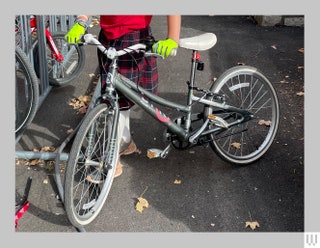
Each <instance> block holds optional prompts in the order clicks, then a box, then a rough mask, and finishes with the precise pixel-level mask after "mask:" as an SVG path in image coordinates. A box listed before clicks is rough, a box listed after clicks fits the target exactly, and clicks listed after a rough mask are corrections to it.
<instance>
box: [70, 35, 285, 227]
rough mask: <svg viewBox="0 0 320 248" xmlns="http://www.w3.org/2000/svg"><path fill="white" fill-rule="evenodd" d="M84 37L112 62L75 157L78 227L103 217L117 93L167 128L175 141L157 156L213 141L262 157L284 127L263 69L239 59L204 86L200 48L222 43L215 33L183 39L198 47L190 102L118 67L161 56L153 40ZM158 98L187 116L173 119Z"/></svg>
mask: <svg viewBox="0 0 320 248" xmlns="http://www.w3.org/2000/svg"><path fill="white" fill-rule="evenodd" d="M83 38H84V44H93V45H95V46H97V47H98V49H100V50H101V51H102V52H103V53H104V54H105V56H107V57H108V58H109V59H111V60H112V62H111V64H110V71H109V72H108V74H107V78H106V82H107V83H106V88H105V93H104V94H101V95H99V96H98V97H97V99H96V101H95V102H94V104H93V106H94V107H92V109H91V110H90V111H89V112H87V114H86V116H85V117H84V119H83V121H82V123H81V125H80V127H79V129H78V131H77V134H76V136H75V138H74V141H73V144H72V147H71V150H70V156H69V159H68V162H67V168H66V174H65V182H64V186H65V188H64V192H65V194H64V205H65V209H66V213H67V216H68V218H69V220H70V222H71V223H72V224H73V225H74V226H75V227H79V228H81V227H83V226H85V225H87V224H89V223H91V222H92V221H93V220H94V219H95V218H96V217H97V215H98V214H99V212H100V211H101V209H102V207H103V205H104V203H105V201H106V199H107V196H108V194H109V191H110V188H111V186H112V183H113V177H114V173H115V169H116V165H117V160H118V149H119V144H118V143H119V142H118V136H117V127H118V121H119V111H120V110H119V104H118V101H117V100H118V95H117V92H121V93H122V94H124V95H125V96H127V97H128V98H129V99H130V100H131V101H133V102H134V103H135V104H136V105H138V106H139V107H140V108H142V109H143V110H144V111H145V112H146V113H148V114H149V115H151V116H152V117H153V118H154V119H155V120H157V121H159V122H160V123H162V124H163V125H164V126H165V127H166V128H167V131H166V133H165V138H166V140H167V141H168V143H169V144H168V145H167V147H166V148H165V149H164V150H152V149H151V150H148V156H149V157H150V158H151V157H161V158H165V157H166V156H167V155H168V153H169V151H170V149H171V147H174V148H176V149H187V148H190V147H193V146H196V145H207V144H210V146H211V148H212V149H213V151H214V152H215V153H216V154H217V155H219V156H220V157H221V158H222V159H223V160H225V161H227V162H230V163H234V164H239V165H245V164H250V163H253V162H255V161H257V160H258V159H260V158H261V157H262V156H263V155H264V154H265V153H266V152H267V150H268V149H269V147H270V146H271V145H272V143H273V140H274V138H275V136H276V133H277V129H278V125H279V103H278V98H277V94H276V91H275V90H274V88H273V86H272V84H271V83H270V81H269V80H268V79H267V78H266V77H265V76H264V75H263V74H262V73H261V72H260V71H259V70H258V69H256V68H254V67H251V66H246V65H238V66H235V67H232V68H230V69H228V70H227V71H225V72H224V73H223V74H222V75H221V76H220V77H218V79H217V80H216V81H215V82H213V83H212V85H211V87H210V88H209V89H201V88H198V87H197V86H196V84H195V76H196V70H197V69H198V70H201V69H202V67H203V64H202V62H201V61H200V56H199V55H200V51H204V50H208V49H210V48H212V47H213V46H214V45H215V43H216V41H217V39H216V36H215V35H214V34H213V33H204V34H202V35H199V36H194V37H189V38H183V39H181V40H180V44H179V47H180V49H188V50H190V51H192V61H191V64H192V66H191V74H190V81H188V82H187V88H188V89H187V91H188V94H187V104H186V105H181V104H178V103H175V102H172V101H169V100H166V99H164V98H162V97H160V96H156V95H153V94H151V93H149V92H148V91H146V90H144V89H142V88H139V87H138V86H137V85H136V84H134V83H133V82H132V81H130V80H129V79H127V78H125V77H124V76H122V75H121V74H119V73H118V72H117V60H118V58H119V57H120V56H122V55H124V54H127V53H135V52H138V53H143V54H144V56H159V55H156V54H154V53H152V52H150V48H151V46H152V42H150V41H152V40H153V39H150V40H148V41H143V42H141V44H136V45H133V46H131V47H128V48H125V49H123V50H119V51H116V50H115V49H114V48H112V47H111V48H109V49H107V48H105V47H104V46H103V45H101V44H100V43H99V41H98V40H97V39H96V38H94V37H93V35H92V34H85V35H84V37H83ZM155 104H157V105H160V106H162V107H166V108H169V109H174V110H178V111H179V112H181V113H183V114H182V116H181V117H177V118H171V117H170V115H168V114H166V113H164V112H163V111H162V110H160V109H159V108H158V107H156V106H155ZM196 106H200V107H201V110H200V111H199V112H195V109H196V108H195V107H196Z"/></svg>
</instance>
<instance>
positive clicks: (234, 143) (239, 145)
mask: <svg viewBox="0 0 320 248" xmlns="http://www.w3.org/2000/svg"><path fill="white" fill-rule="evenodd" d="M231 146H232V147H234V148H236V149H240V147H241V144H240V143H238V142H233V143H232V144H231Z"/></svg>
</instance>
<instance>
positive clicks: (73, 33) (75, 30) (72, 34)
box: [64, 22, 86, 43]
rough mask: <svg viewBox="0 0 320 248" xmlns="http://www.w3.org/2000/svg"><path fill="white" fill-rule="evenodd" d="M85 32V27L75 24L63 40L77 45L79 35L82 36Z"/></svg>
mask: <svg viewBox="0 0 320 248" xmlns="http://www.w3.org/2000/svg"><path fill="white" fill-rule="evenodd" d="M85 31H86V29H85V27H84V26H82V25H81V24H79V23H78V22H76V23H75V24H74V25H73V26H72V28H71V29H70V30H69V32H68V33H67V34H66V35H65V36H64V39H65V40H66V41H67V42H68V43H78V42H80V38H81V35H83V34H84V33H85Z"/></svg>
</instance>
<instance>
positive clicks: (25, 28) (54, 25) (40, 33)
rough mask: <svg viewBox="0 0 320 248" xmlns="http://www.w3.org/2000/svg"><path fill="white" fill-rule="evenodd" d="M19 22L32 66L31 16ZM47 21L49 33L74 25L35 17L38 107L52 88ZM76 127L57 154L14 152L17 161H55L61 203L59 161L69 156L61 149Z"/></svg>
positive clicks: (68, 20) (63, 18)
mask: <svg viewBox="0 0 320 248" xmlns="http://www.w3.org/2000/svg"><path fill="white" fill-rule="evenodd" d="M18 17H19V20H20V22H19V23H18V24H17V25H18V26H19V30H20V32H21V33H20V35H21V39H20V44H19V45H20V46H21V48H22V50H23V51H24V52H25V53H26V54H27V56H28V58H29V59H30V61H31V63H32V64H33V47H32V36H31V32H30V30H31V29H30V17H31V15H19V16H18ZM46 20H49V30H50V31H51V32H56V31H58V30H59V31H65V32H66V31H67V30H68V29H69V28H70V27H72V25H73V24H74V16H55V15H50V16H42V15H38V16H37V39H38V44H39V45H38V49H39V61H40V63H39V66H40V68H39V69H40V70H39V72H40V73H39V74H40V75H39V76H40V78H39V82H40V84H39V89H40V97H39V105H38V106H40V105H41V104H42V103H43V101H44V100H45V98H46V97H47V96H48V94H49V92H50V90H51V89H52V86H50V84H49V76H48V68H47V60H46V58H47V54H46V37H45V28H46V25H45V21H46ZM77 129H78V127H77V128H76V129H75V130H74V131H73V133H72V134H70V135H69V136H68V137H67V138H66V140H65V141H64V142H63V143H62V144H61V146H60V147H59V151H58V152H57V153H52V152H32V151H16V152H15V157H16V158H18V159H27V160H31V159H43V160H56V161H57V162H58V163H56V166H55V167H56V168H55V175H56V184H57V187H58V191H59V194H60V197H61V199H62V201H63V200H64V197H63V185H62V183H61V177H60V171H59V168H58V167H59V161H60V160H63V161H67V160H68V157H69V155H68V154H67V153H62V150H63V148H64V147H65V146H66V144H67V143H68V142H69V141H70V140H71V138H72V137H73V136H74V135H75V133H76V131H77ZM22 135H23V134H21V135H20V136H18V137H16V143H17V142H18V141H19V140H20V138H21V137H22Z"/></svg>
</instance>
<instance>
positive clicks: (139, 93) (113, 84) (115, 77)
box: [106, 55, 239, 140]
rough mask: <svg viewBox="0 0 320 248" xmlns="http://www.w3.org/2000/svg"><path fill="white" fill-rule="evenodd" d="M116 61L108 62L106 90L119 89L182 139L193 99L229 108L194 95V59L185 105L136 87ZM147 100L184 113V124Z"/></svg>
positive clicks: (200, 131) (185, 132)
mask: <svg viewBox="0 0 320 248" xmlns="http://www.w3.org/2000/svg"><path fill="white" fill-rule="evenodd" d="M194 56H196V55H194ZM116 61H117V58H115V59H114V60H113V61H112V63H111V64H110V71H109V73H108V76H107V87H106V91H107V92H108V91H109V92H112V91H113V89H117V90H119V91H120V92H122V93H123V94H124V95H125V96H126V97H128V98H129V99H130V100H132V101H133V102H134V103H135V104H137V105H138V106H140V107H141V108H142V109H144V110H145V111H146V112H147V113H148V114H149V115H151V116H152V117H153V118H155V119H156V120H158V121H159V122H161V123H162V124H164V125H165V126H166V127H167V128H168V129H169V130H170V131H171V132H172V133H174V134H176V135H178V136H179V137H180V138H181V139H183V140H189V137H190V133H189V131H188V130H189V127H190V125H191V114H192V103H193V102H194V101H196V102H198V103H202V104H206V105H209V106H213V107H218V108H221V109H227V108H231V106H228V105H226V104H221V103H218V102H214V101H210V100H206V99H204V98H199V97H197V96H194V94H193V89H192V88H193V86H194V79H195V71H196V62H195V60H193V62H192V67H191V75H190V85H189V91H188V104H187V105H181V104H178V103H175V102H172V101H169V100H167V99H164V98H162V97H159V96H157V95H155V94H152V93H150V92H148V91H147V90H145V89H143V88H141V87H138V86H137V85H136V84H135V83H134V82H132V81H131V80H129V79H128V78H126V77H124V76H122V75H121V74H119V73H118V72H117V64H116ZM147 99H148V100H147ZM149 100H151V101H152V102H155V103H157V104H160V105H161V106H165V107H168V108H171V109H175V110H177V111H181V112H184V113H186V114H187V115H186V124H185V126H184V127H181V126H180V125H178V124H176V123H175V122H174V121H173V120H171V119H170V117H168V116H167V115H166V114H165V113H163V112H162V111H161V110H159V109H158V108H157V107H155V106H154V105H153V104H152V103H151V101H149ZM238 111H239V109H238ZM208 121H209V120H208ZM208 121H207V122H205V123H204V124H203V125H202V127H201V128H200V129H199V135H200V133H202V131H203V130H204V129H205V127H206V126H207V124H208ZM220 129H221V128H220V127H217V128H216V129H212V130H211V131H210V132H209V133H211V132H214V131H217V130H220Z"/></svg>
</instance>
